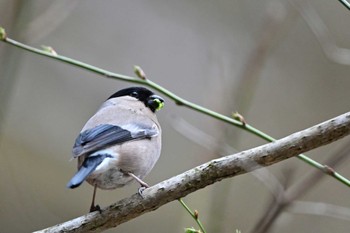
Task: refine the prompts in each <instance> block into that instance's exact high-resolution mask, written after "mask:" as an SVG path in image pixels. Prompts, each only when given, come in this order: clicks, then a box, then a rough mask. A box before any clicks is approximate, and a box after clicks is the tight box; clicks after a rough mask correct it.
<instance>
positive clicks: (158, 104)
mask: <svg viewBox="0 0 350 233" xmlns="http://www.w3.org/2000/svg"><path fill="white" fill-rule="evenodd" d="M147 105H148V106H149V107H150V108H151V109H152V110H153V111H154V112H155V111H159V110H160V109H162V108H163V107H164V100H163V98H162V97H160V96H158V95H151V96H150V97H149V98H148V100H147Z"/></svg>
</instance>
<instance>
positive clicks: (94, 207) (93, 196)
mask: <svg viewBox="0 0 350 233" xmlns="http://www.w3.org/2000/svg"><path fill="white" fill-rule="evenodd" d="M96 189H97V185H96V184H95V185H94V194H93V195H92V202H91V206H90V213H91V212H94V211H96V210H98V211H99V212H101V208H100V206H99V205H95V197H96Z"/></svg>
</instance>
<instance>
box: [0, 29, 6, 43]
mask: <svg viewBox="0 0 350 233" xmlns="http://www.w3.org/2000/svg"><path fill="white" fill-rule="evenodd" d="M6 38H7V35H6V31H5V28H3V27H0V40H3V41H5V40H6Z"/></svg>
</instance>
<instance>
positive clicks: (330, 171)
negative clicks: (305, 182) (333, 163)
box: [323, 165, 335, 176]
mask: <svg viewBox="0 0 350 233" xmlns="http://www.w3.org/2000/svg"><path fill="white" fill-rule="evenodd" d="M323 171H324V172H325V173H326V174H328V175H330V176H334V173H335V171H334V169H333V168H331V167H330V166H328V165H323Z"/></svg>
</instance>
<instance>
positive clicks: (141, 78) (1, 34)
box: [0, 27, 350, 187]
mask: <svg viewBox="0 0 350 233" xmlns="http://www.w3.org/2000/svg"><path fill="white" fill-rule="evenodd" d="M0 41H3V42H5V43H7V44H10V45H13V46H15V47H18V48H20V49H24V50H27V51H29V52H32V53H36V54H39V55H42V56H45V57H49V58H52V59H55V60H58V61H60V62H64V63H67V64H70V65H74V66H77V67H80V68H83V69H85V70H88V71H91V72H93V73H96V74H100V75H103V76H105V77H107V78H113V79H117V80H121V81H127V82H132V83H138V84H143V85H146V86H148V87H151V88H153V89H155V90H157V91H159V92H160V93H162V94H163V95H165V96H167V97H169V98H170V99H172V100H174V101H175V103H176V104H178V105H181V106H185V107H188V108H190V109H192V110H194V111H197V112H200V113H202V114H204V115H208V116H210V117H213V118H215V119H217V120H220V121H222V122H225V123H228V124H231V125H233V126H236V127H239V128H241V129H243V130H245V131H247V132H249V133H251V134H254V135H256V136H258V137H260V138H262V139H264V140H266V141H268V142H273V141H275V139H274V138H273V137H271V136H269V135H267V134H265V133H264V132H262V131H260V130H258V129H256V128H254V127H253V126H251V125H249V124H246V122H241V121H239V120H236V119H233V118H231V117H228V116H225V115H222V114H220V113H217V112H215V111H212V110H210V109H207V108H205V107H202V106H200V105H197V104H195V103H192V102H190V101H188V100H185V99H183V98H181V97H180V96H177V95H176V94H174V93H173V92H171V91H169V90H167V89H165V88H164V87H162V86H160V85H158V84H157V83H154V82H152V81H151V80H149V79H147V78H146V76H145V75H144V74H143V75H142V74H138V73H137V75H138V78H135V77H130V76H126V75H122V74H117V73H113V72H110V71H107V70H104V69H101V68H98V67H96V66H92V65H89V64H86V63H84V62H81V61H78V60H74V59H72V58H69V57H65V56H62V55H58V54H57V53H56V52H55V51H54V50H53V49H52V48H50V49H49V50H47V49H44V50H41V49H37V48H34V47H31V46H29V45H26V44H22V43H20V42H18V41H15V40H13V39H11V38H9V37H7V34H6V32H5V29H4V28H2V27H0ZM138 68H139V67H136V69H138ZM137 72H139V71H137ZM297 157H298V158H299V159H300V160H302V161H303V162H305V163H307V164H309V165H311V166H313V167H315V168H317V169H319V170H321V171H324V172H325V170H324V166H323V165H322V164H320V163H318V162H317V161H315V160H313V159H310V158H309V157H307V156H306V155H303V154H299V155H297ZM325 173H327V172H325ZM333 177H334V178H335V179H337V180H338V181H340V182H341V183H343V184H345V185H347V186H349V187H350V180H348V179H347V178H345V177H343V176H342V175H340V174H339V173H337V172H335V171H334V175H333Z"/></svg>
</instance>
